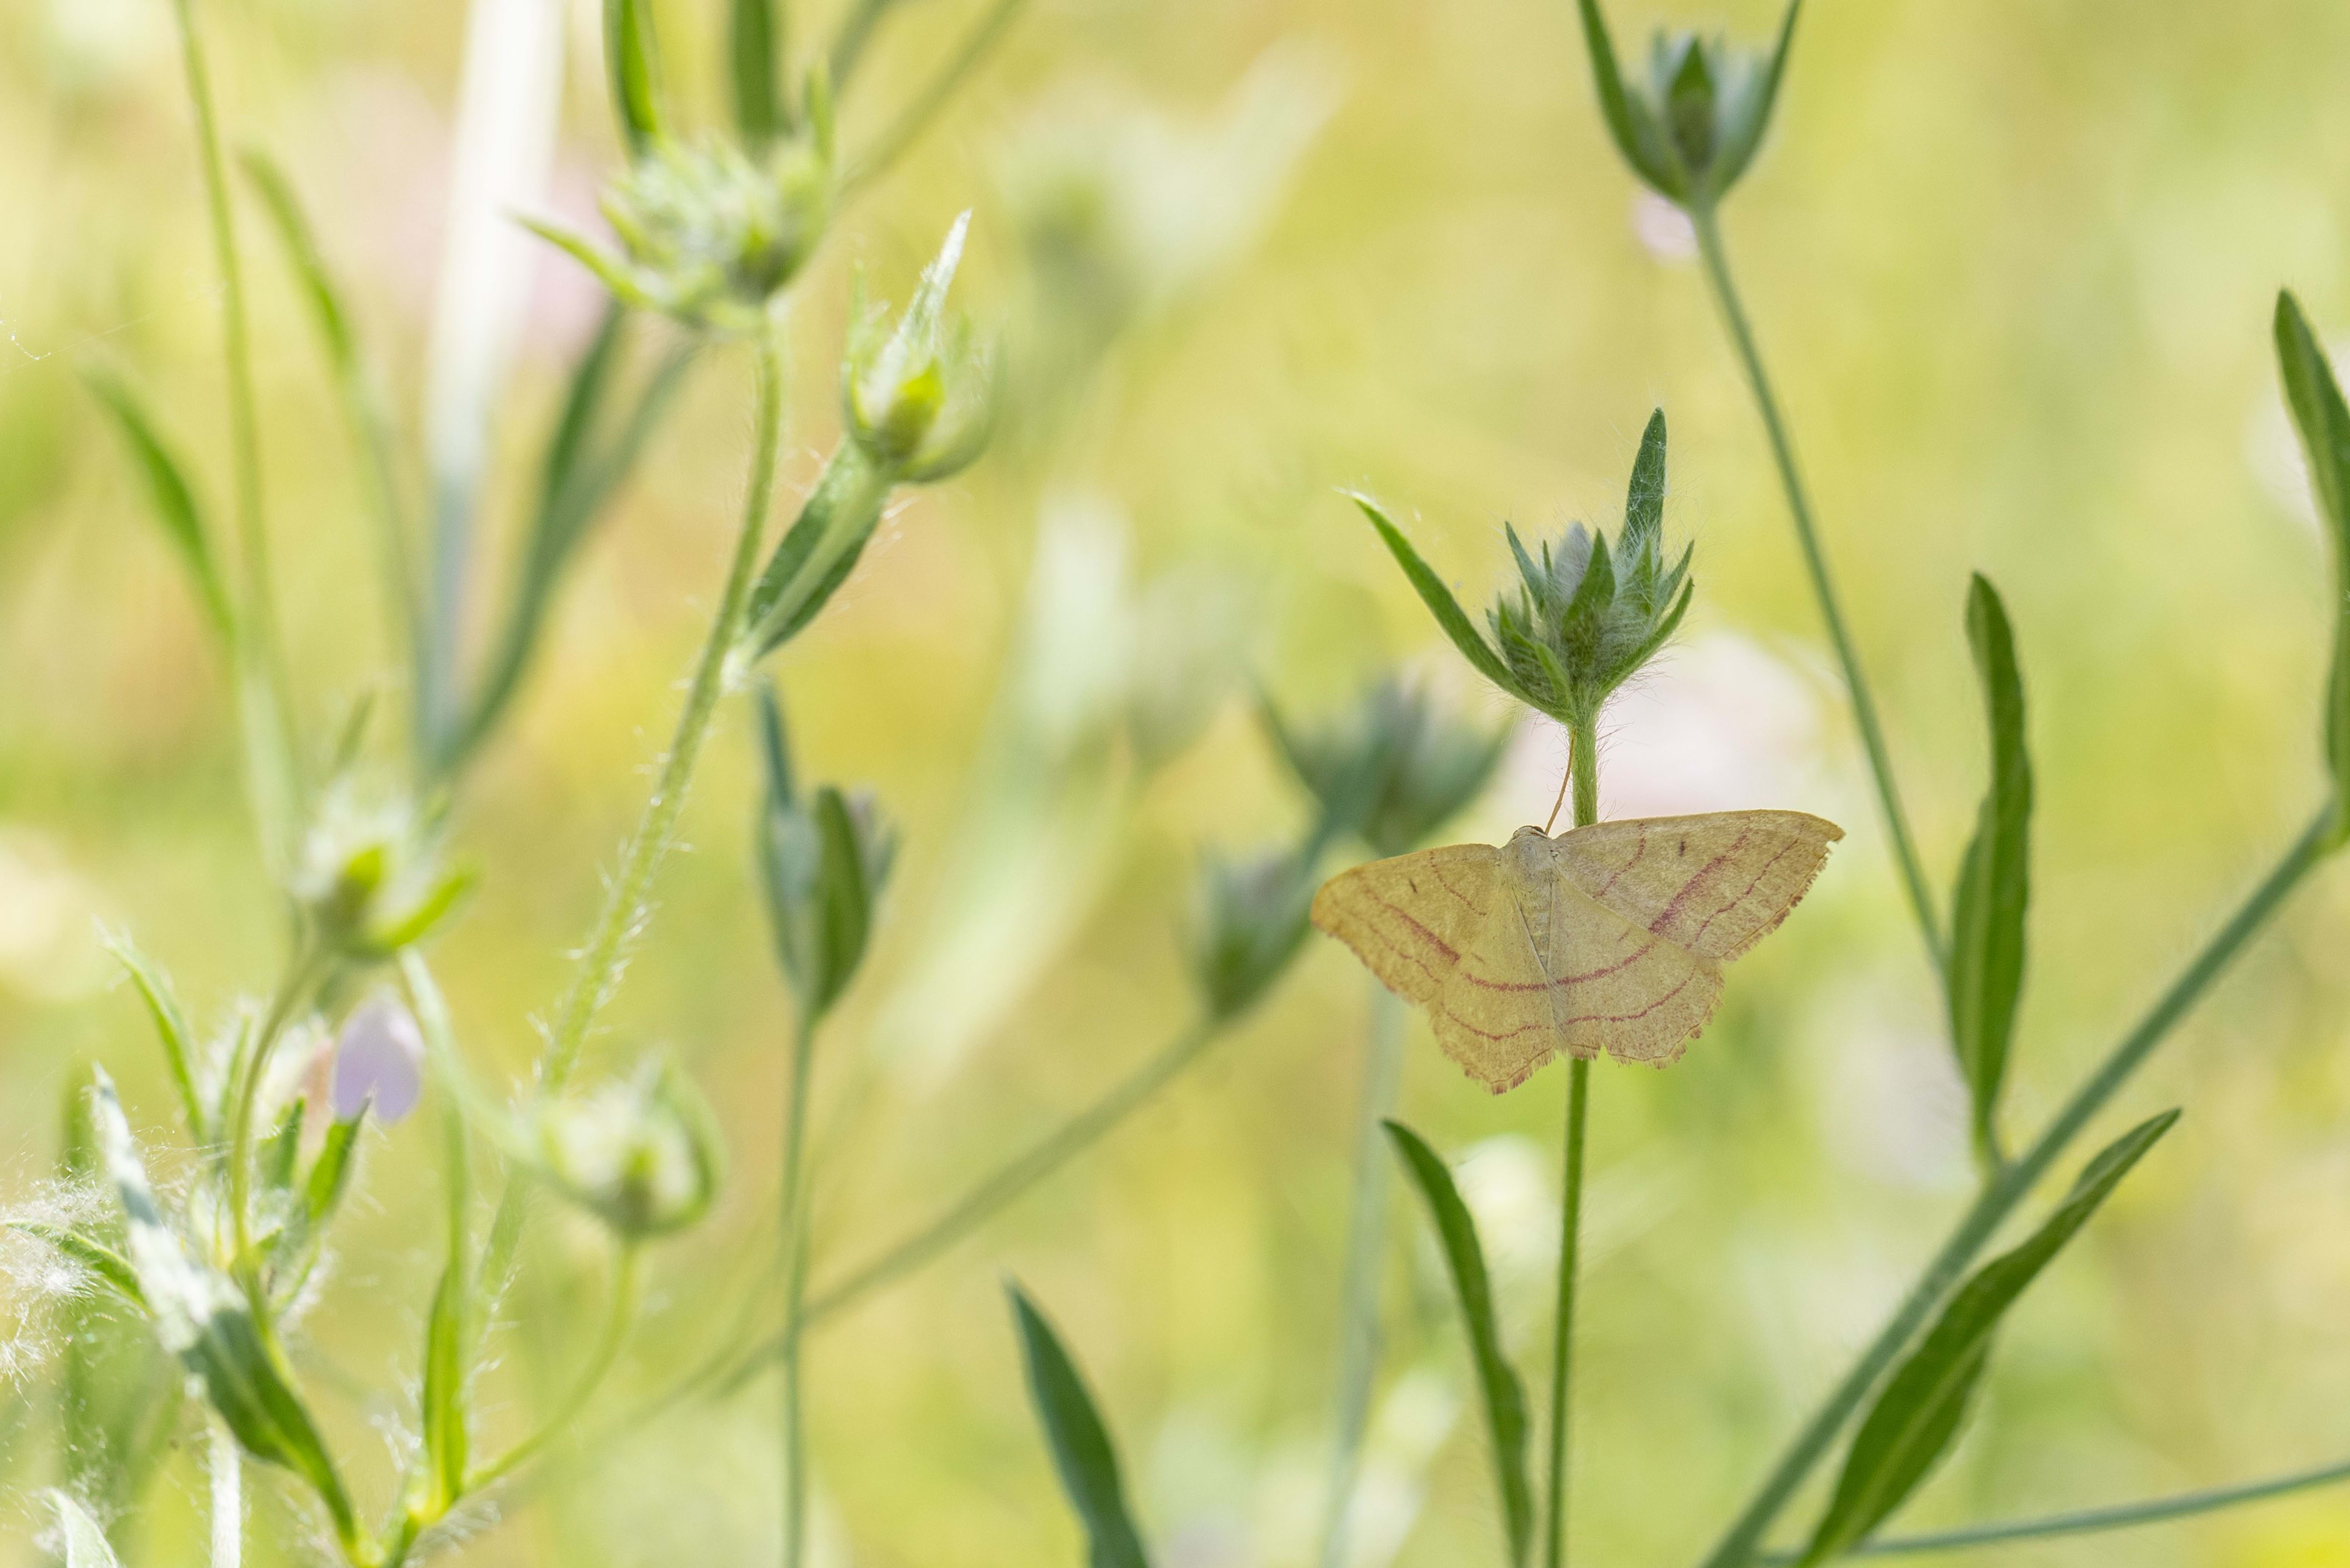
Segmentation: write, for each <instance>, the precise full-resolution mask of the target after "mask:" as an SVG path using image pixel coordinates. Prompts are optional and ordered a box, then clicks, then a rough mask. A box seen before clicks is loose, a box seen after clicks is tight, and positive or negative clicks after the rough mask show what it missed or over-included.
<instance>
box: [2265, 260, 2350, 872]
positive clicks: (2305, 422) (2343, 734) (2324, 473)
mask: <svg viewBox="0 0 2350 1568" xmlns="http://www.w3.org/2000/svg"><path fill="white" fill-rule="evenodd" d="M2276 348H2277V368H2278V370H2279V372H2280V373H2281V374H2282V377H2283V379H2284V395H2285V403H2286V405H2287V406H2288V407H2289V408H2291V409H2292V410H2293V423H2294V424H2295V425H2296V426H2297V427H2299V429H2300V431H2301V444H2302V451H2303V452H2304V453H2305V454H2306V455H2307V457H2308V459H2309V480H2310V485H2311V488H2312V489H2314V491H2315V492H2316V493H2317V502H2318V510H2319V511H2320V512H2321V513H2323V514H2324V522H2325V525H2326V529H2327V532H2328V534H2329V535H2330V537H2331V539H2332V543H2333V546H2334V664H2333V668H2332V670H2331V671H2330V672H2329V674H2328V675H2327V678H2326V687H2325V726H2324V732H2325V761H2326V765H2327V766H2328V767H2329V768H2331V769H2332V770H2333V774H2334V842H2335V843H2337V844H2339V843H2341V842H2342V841H2343V840H2344V839H2345V837H2350V405H2345V403H2344V401H2343V398H2342V387H2341V384H2340V383H2339V382H2337V381H2336V380H2335V379H2334V367H2333V366H2331V365H2330V364H2328V363H2327V362H2326V359H2325V350H2324V348H2321V347H2320V346H2319V344H2318V341H2317V335H2316V334H2315V333H2314V332H2312V331H2311V330H2310V327H2309V318H2308V317H2305V316H2303V314H2302V313H2301V306H2300V303H2299V302H2298V301H2296V300H2295V299H2294V298H2293V296H2292V295H2291V294H2280V295H2278V296H2277V305H2276Z"/></svg>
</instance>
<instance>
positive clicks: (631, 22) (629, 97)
mask: <svg viewBox="0 0 2350 1568" xmlns="http://www.w3.org/2000/svg"><path fill="white" fill-rule="evenodd" d="M604 67H605V69H606V71H607V72H608V74H609V76H610V78H611V87H612V113H613V115H614V116H615V118H617V119H619V123H620V135H621V137H622V139H623V140H625V141H626V142H627V143H628V148H629V153H630V155H631V156H641V155H642V154H643V153H644V152H645V151H646V150H647V149H648V148H650V146H651V145H652V144H653V142H654V141H656V140H659V139H660V134H661V114H660V74H659V71H658V68H657V66H656V63H655V58H654V55H653V19H652V16H651V14H650V8H649V7H648V6H647V5H646V3H645V0H604Z"/></svg>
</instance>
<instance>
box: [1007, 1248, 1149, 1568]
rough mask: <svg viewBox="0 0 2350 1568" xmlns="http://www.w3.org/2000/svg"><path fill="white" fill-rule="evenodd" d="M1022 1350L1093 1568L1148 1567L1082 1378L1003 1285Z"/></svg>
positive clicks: (1114, 1457) (1049, 1332)
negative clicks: (1084, 1531) (1082, 1526)
mask: <svg viewBox="0 0 2350 1568" xmlns="http://www.w3.org/2000/svg"><path fill="white" fill-rule="evenodd" d="M1006 1291H1007V1293H1008V1294H1010V1296H1011V1297H1012V1314H1013V1318H1014V1322H1015V1323H1016V1324H1017V1325H1018V1327H1019V1330H1020V1351H1021V1356H1022V1359H1023V1360H1024V1362H1025V1363H1026V1365H1027V1368H1028V1393H1029V1397H1031V1398H1032V1399H1033V1400H1034V1401H1035V1406H1036V1416H1037V1419H1039V1420H1040V1421H1042V1422H1043V1423H1044V1427H1045V1441H1046V1442H1048V1443H1050V1444H1051V1445H1052V1449H1053V1465H1054V1468H1055V1469H1057V1470H1059V1471H1060V1475H1061V1488H1062V1490H1064V1491H1065V1492H1066V1493H1067V1494H1068V1499H1069V1506H1070V1507H1071V1508H1073V1509H1075V1510H1076V1514H1077V1518H1078V1520H1079V1521H1081V1522H1082V1523H1083V1524H1084V1525H1085V1528H1086V1540H1087V1556H1086V1561H1087V1565H1088V1568H1149V1562H1150V1558H1149V1553H1147V1552H1144V1550H1143V1547H1142V1536H1141V1534H1140V1532H1138V1531H1137V1530H1136V1529H1135V1527H1134V1516H1133V1514H1132V1512H1131V1511H1129V1510H1128V1507H1127V1503H1126V1486H1125V1483H1124V1481H1123V1480H1120V1479H1119V1476H1118V1449H1117V1445H1116V1444H1114V1443H1113V1442H1112V1441H1111V1440H1110V1435H1109V1428H1107V1427H1106V1426H1105V1425H1103V1423H1102V1418H1101V1412H1100V1410H1099V1409H1098V1408H1097V1407H1096V1406H1095V1403H1094V1397H1093V1395H1092V1394H1091V1393H1090V1392H1089V1391H1088V1390H1087V1387H1086V1380H1085V1376H1084V1375H1083V1374H1081V1373H1080V1372H1078V1370H1077V1368H1076V1363H1074V1362H1072V1361H1071V1360H1070V1359H1069V1353H1068V1352H1067V1351H1066V1350H1065V1349H1063V1348H1062V1346H1061V1341H1060V1338H1059V1336H1058V1335H1056V1334H1054V1332H1053V1325H1052V1324H1050V1323H1048V1322H1046V1321H1045V1314H1042V1313H1040V1312H1038V1311H1037V1310H1036V1308H1035V1303H1031V1302H1030V1301H1029V1299H1028V1297H1027V1295H1026V1294H1025V1293H1023V1292H1022V1290H1021V1289H1020V1287H1019V1286H1018V1285H1016V1284H1014V1285H1010V1286H1007V1287H1006Z"/></svg>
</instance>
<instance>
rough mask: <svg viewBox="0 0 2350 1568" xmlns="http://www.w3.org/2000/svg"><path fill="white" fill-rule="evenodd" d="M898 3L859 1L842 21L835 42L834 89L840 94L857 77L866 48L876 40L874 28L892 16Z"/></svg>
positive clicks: (895, 1)
mask: <svg viewBox="0 0 2350 1568" xmlns="http://www.w3.org/2000/svg"><path fill="white" fill-rule="evenodd" d="M896 4H897V0H857V5H856V7H855V8H854V9H853V10H851V11H850V12H849V13H848V15H847V16H844V17H843V18H841V23H840V31H839V32H838V33H837V34H835V35H834V36H833V40H832V57H831V70H832V90H833V91H834V93H836V94H837V93H839V91H840V90H841V89H842V88H845V87H847V85H848V78H850V77H852V76H855V75H856V74H857V67H858V62H859V61H860V60H862V59H863V58H864V57H865V46H866V45H868V44H869V43H871V42H872V41H873V29H874V28H875V27H876V26H879V25H880V22H881V18H882V17H883V16H886V15H888V14H889V8H890V7H891V6H892V5H896Z"/></svg>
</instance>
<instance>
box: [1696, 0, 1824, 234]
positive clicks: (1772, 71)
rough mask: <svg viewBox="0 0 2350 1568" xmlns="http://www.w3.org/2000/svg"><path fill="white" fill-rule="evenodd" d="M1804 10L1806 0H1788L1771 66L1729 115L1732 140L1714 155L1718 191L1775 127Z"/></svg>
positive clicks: (1731, 180)
mask: <svg viewBox="0 0 2350 1568" xmlns="http://www.w3.org/2000/svg"><path fill="white" fill-rule="evenodd" d="M1803 9H1804V0H1788V4H1787V14H1786V16H1783V17H1782V18H1781V19H1780V22H1779V43H1778V47H1776V48H1774V49H1773V50H1772V52H1771V66H1770V68H1769V69H1768V70H1766V71H1764V72H1763V76H1762V79H1761V80H1760V81H1759V82H1758V83H1756V84H1755V85H1754V86H1753V87H1752V88H1750V89H1749V93H1750V96H1749V97H1748V98H1747V99H1746V100H1745V101H1744V102H1742V103H1740V104H1738V105H1736V106H1735V107H1734V109H1733V110H1732V112H1731V113H1730V114H1729V115H1728V116H1727V117H1726V118H1727V119H1728V121H1729V127H1728V129H1729V133H1730V134H1729V139H1728V140H1727V141H1726V142H1725V143H1724V144H1723V146H1722V148H1721V151H1720V152H1719V153H1717V154H1716V155H1715V158H1714V166H1715V169H1716V170H1717V171H1718V172H1717V173H1716V174H1715V175H1714V178H1713V182H1712V183H1713V187H1714V190H1715V191H1716V192H1722V191H1727V190H1728V189H1730V187H1731V185H1732V184H1734V183H1735V182H1737V179H1738V177H1739V176H1740V175H1741V174H1743V173H1744V172H1746V166H1747V165H1748V164H1749V163H1751V162H1752V161H1754V154H1755V151H1756V150H1757V149H1759V148H1760V147H1761V146H1762V145H1763V135H1764V134H1765V133H1766V132H1767V131H1769V130H1770V129H1771V115H1772V111H1773V110H1774V109H1777V107H1778V104H1779V83H1780V82H1781V81H1782V80H1783V79H1784V78H1785V77H1786V74H1787V52H1788V50H1789V49H1790V48H1792V47H1794V42H1795V18H1796V17H1797V16H1799V15H1801V14H1802V12H1803Z"/></svg>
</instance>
